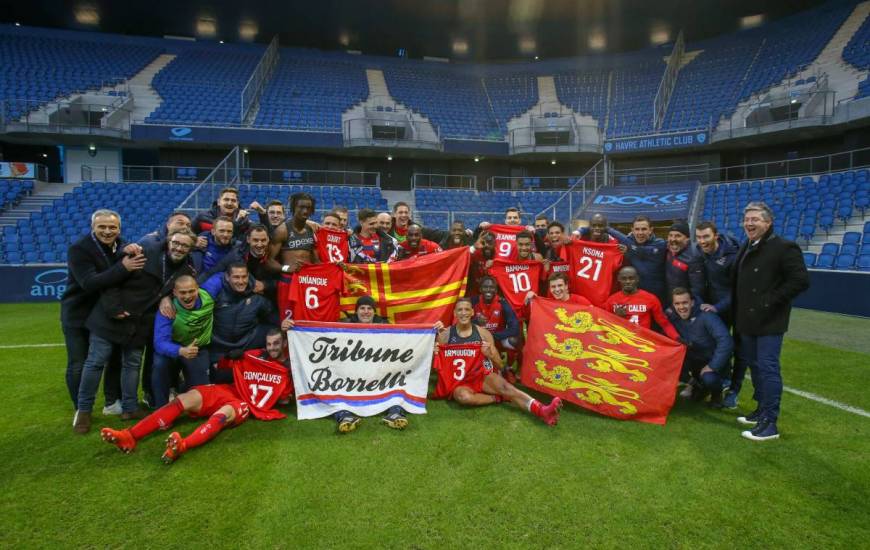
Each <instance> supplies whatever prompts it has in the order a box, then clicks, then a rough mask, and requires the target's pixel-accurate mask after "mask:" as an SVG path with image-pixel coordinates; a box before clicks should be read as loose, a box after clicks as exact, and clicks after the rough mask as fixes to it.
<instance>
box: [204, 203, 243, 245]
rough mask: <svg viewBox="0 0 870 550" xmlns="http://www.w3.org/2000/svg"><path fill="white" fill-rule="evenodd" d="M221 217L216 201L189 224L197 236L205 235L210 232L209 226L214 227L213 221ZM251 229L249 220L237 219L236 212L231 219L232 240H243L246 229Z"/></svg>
mask: <svg viewBox="0 0 870 550" xmlns="http://www.w3.org/2000/svg"><path fill="white" fill-rule="evenodd" d="M220 215H221V209H220V207H219V206H218V204H217V201H215V202H213V203H212V205H211V208H209V209H208V210H206V211H204V212H200V213H199V214H197V215H196V217H195V218H194V219H193V222H191V225H192V226H193V232H194V233H196V234H197V235H199V234H200V233H205V232H206V231H211V226H213V225H214V221H215V220H216V219H217V218H219V217H220ZM250 227H251V220H250V219H249V218H248V217H247V216H245V217H244V218H242V219H239V215H238V212H237V213H236V216H235V217H234V218H233V238H234V239H243V238H244V237H245V233H247V232H248V229H249V228H250Z"/></svg>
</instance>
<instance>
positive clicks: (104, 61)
mask: <svg viewBox="0 0 870 550" xmlns="http://www.w3.org/2000/svg"><path fill="white" fill-rule="evenodd" d="M16 31H17V32H16ZM28 31H29V32H24V31H23V30H22V29H16V28H11V27H0V59H2V60H3V62H2V63H0V101H3V100H8V101H7V102H6V103H5V105H6V110H5V113H4V114H5V115H6V116H7V117H10V118H12V119H15V118H19V117H21V116H23V115H24V114H26V112H27V111H29V110H33V109H35V108H37V107H38V106H39V104H40V103H46V102H49V101H53V100H56V99H60V98H63V97H66V96H69V95H71V94H73V93H81V92H85V91H87V90H99V89H100V88H101V87H103V86H113V85H116V84H119V83H121V82H123V81H124V80H126V79H128V78H130V77H132V76H133V75H134V74H136V73H137V72H138V71H140V70H141V69H142V68H143V67H145V66H146V65H147V64H148V63H149V62H151V60H153V59H154V58H155V57H157V56H158V55H159V54H160V49H159V48H157V47H154V46H149V45H144V44H138V43H130V42H129V41H125V40H122V38H123V37H117V36H114V35H103V34H99V33H72V32H63V33H59V36H51V35H50V34H49V33H46V32H44V31H41V30H39V29H36V30H34V31H30V30H29V29H28ZM107 43H108V44H111V47H108V48H107V47H106V45H107Z"/></svg>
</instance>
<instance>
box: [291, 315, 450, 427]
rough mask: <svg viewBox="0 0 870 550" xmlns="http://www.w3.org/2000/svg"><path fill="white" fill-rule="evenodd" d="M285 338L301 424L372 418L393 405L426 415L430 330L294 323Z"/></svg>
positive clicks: (395, 326) (431, 344)
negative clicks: (346, 416)
mask: <svg viewBox="0 0 870 550" xmlns="http://www.w3.org/2000/svg"><path fill="white" fill-rule="evenodd" d="M287 339H288V341H289V344H290V362H291V365H292V370H293V385H294V387H295V390H296V392H295V394H296V416H297V417H298V418H299V419H300V420H306V419H310V418H322V417H324V416H329V415H331V414H333V413H336V412H338V411H350V412H352V413H354V414H356V415H359V416H372V415H375V414H377V413H379V412H383V411H385V410H387V409H388V408H390V407H392V406H393V405H400V406H401V407H402V408H403V409H405V410H406V411H407V412H409V413H414V414H425V413H426V393H427V391H428V388H429V370H430V368H431V367H432V348H433V347H434V345H435V331H434V330H433V328H432V327H431V326H427V325H367V324H354V323H317V322H313V321H312V322H308V321H297V322H296V326H295V327H294V328H293V329H292V330H290V331H288V332H287Z"/></svg>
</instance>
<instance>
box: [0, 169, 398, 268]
mask: <svg viewBox="0 0 870 550" xmlns="http://www.w3.org/2000/svg"><path fill="white" fill-rule="evenodd" d="M195 189H197V185H196V184H193V183H175V184H173V183H104V182H100V183H95V182H85V183H83V184H82V185H80V186H79V187H76V189H75V190H74V191H72V192H69V193H66V194H65V195H64V196H63V197H62V198H59V199H57V200H55V201H54V202H53V203H52V204H49V205H46V206H44V207H43V208H42V211H41V212H37V213H34V214H32V215H31V216H30V217H29V218H28V219H23V220H19V221H18V222H17V224H16V225H11V226H5V227H3V228H2V232H3V238H2V241H0V263H6V264H30V263H59V262H65V261H66V253H67V247H68V246H69V244H70V243H71V242H72V241H74V240H75V239H76V238H78V237H79V236H81V235H86V234H87V233H88V232H89V231H90V215H91V214H92V213H93V212H94V210H97V209H98V208H111V209H113V210H116V211H117V212H118V213H120V214H121V220H122V234H123V235H124V237H125V238H126V239H128V240H132V241H136V240H138V239H140V238H141V237H142V236H144V235H145V234H147V233H150V232H152V231H154V230H156V229H157V228H158V227H160V226H161V225H162V224H163V223H164V222H165V220H166V217H167V216H168V215H169V214H170V213H171V212H172V211H173V210H175V209H176V208H177V207H178V205H179V204H181V203H182V201H183V200H184V199H185V198H187V197H188V196H189V195H190V194H191V193H192V192H193V191H194V190H195ZM299 191H305V192H308V193H310V194H312V195H313V196H314V197H315V199H316V201H317V205H316V206H317V216H316V218H317V219H320V216H322V215H323V213H324V212H326V211H328V210H330V209H331V208H332V207H333V206H334V205H339V204H341V205H345V206H347V207H348V208H350V209H351V210H355V209H357V208H364V207H370V208H377V209H381V210H383V209H385V208H386V207H387V204H386V200H385V199H384V198H383V197H382V196H381V193H380V189H378V188H377V187H350V186H311V185H259V184H242V185H240V186H239V192H240V195H241V197H240V198H241V202H242V204H243V205H248V204H250V203H251V202H252V201H254V200H257V201H260V202H261V203H265V202H268V201H269V200H271V199H280V200H282V201H286V200H287V197H288V196H289V195H290V194H291V193H295V192H299ZM205 202H208V201H205ZM207 207H208V206H206V208H207ZM57 220H63V223H62V224H58V223H57Z"/></svg>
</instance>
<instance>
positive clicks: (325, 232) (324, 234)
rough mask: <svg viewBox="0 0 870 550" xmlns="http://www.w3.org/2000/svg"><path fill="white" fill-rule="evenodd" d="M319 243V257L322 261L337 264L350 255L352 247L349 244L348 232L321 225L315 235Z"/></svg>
mask: <svg viewBox="0 0 870 550" xmlns="http://www.w3.org/2000/svg"><path fill="white" fill-rule="evenodd" d="M314 242H315V243H316V245H317V257H318V258H319V259H320V262H321V263H324V264H325V263H330V264H337V263H338V262H346V261H347V258H348V256H350V248H348V244H347V233H346V232H344V231H335V230H333V229H329V228H328V227H321V228H320V229H318V230H317V233H315V235H314Z"/></svg>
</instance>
